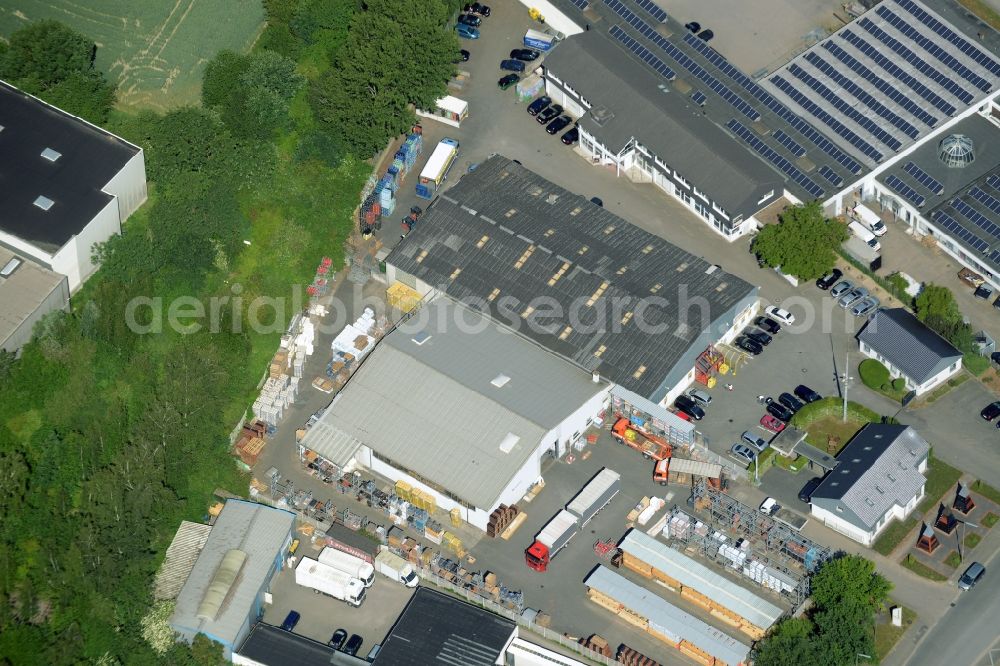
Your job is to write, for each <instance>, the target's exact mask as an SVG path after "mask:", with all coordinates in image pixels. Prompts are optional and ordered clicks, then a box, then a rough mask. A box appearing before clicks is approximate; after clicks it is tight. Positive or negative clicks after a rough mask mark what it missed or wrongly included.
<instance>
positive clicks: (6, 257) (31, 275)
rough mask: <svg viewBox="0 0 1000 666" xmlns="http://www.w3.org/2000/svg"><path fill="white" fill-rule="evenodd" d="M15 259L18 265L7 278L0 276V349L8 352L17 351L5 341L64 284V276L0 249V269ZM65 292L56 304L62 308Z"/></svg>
mask: <svg viewBox="0 0 1000 666" xmlns="http://www.w3.org/2000/svg"><path fill="white" fill-rule="evenodd" d="M15 256H17V257H18V258H20V259H21V263H20V264H18V266H17V268H16V269H15V270H14V271H13V272H11V273H10V276H9V277H0V303H2V304H3V307H0V349H7V351H11V352H12V351H16V350H15V349H12V348H7V347H6V346H5V345H4V343H5V342H6V341H7V339H8V338H10V336H12V335H13V334H14V333H15V332H17V330H18V328H19V327H20V326H21V325H22V324H23V323H24V322H25V321H26V320H27V319H28V318H29V317H30V316H31V315H33V314H34V313H35V311H36V310H38V308H39V307H40V306H41V305H42V304H43V303H45V300H46V299H47V298H48V297H49V295H50V294H51V293H52V292H53V291H55V290H57V289H59V288H60V285H61V284H62V283H63V282H66V277H65V276H63V275H59V274H58V273H55V272H53V271H50V270H48V269H47V268H43V267H42V266H39V265H38V264H36V263H35V262H34V261H31V260H28V259H26V258H25V255H23V254H22V255H15V254H14V253H13V252H11V251H10V250H8V249H7V248H5V247H0V267H3V266H6V265H7V264H8V263H10V262H11V261H12V260H13V259H14V258H15ZM64 291H65V299H64V300H63V301H61V302H60V303H59V304H60V305H63V306H65V304H66V303H68V301H69V288H68V287H65V288H64ZM19 337H20V336H19Z"/></svg>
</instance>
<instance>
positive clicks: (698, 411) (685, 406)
mask: <svg viewBox="0 0 1000 666" xmlns="http://www.w3.org/2000/svg"><path fill="white" fill-rule="evenodd" d="M674 407H676V408H677V409H679V410H681V411H682V412H684V413H685V414H687V415H688V416H690V417H691V418H693V419H694V420H695V421H701V420H702V419H703V418H705V410H704V409H702V408H701V407H699V406H698V403H697V402H695V401H694V399H693V398H690V397H688V396H686V395H679V396H677V399H676V400H674Z"/></svg>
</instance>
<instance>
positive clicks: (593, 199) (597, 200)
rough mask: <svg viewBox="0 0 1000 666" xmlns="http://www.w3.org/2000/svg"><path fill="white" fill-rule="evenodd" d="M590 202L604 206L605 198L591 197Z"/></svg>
mask: <svg viewBox="0 0 1000 666" xmlns="http://www.w3.org/2000/svg"><path fill="white" fill-rule="evenodd" d="M590 203H592V204H594V205H595V206H600V207H601V208H604V199H601V198H600V197H590Z"/></svg>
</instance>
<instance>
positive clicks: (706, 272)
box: [705, 264, 719, 275]
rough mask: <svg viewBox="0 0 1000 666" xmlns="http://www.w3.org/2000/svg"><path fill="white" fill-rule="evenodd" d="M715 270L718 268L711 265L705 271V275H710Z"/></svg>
mask: <svg viewBox="0 0 1000 666" xmlns="http://www.w3.org/2000/svg"><path fill="white" fill-rule="evenodd" d="M717 270H719V266H718V265H717V264H712V265H711V266H709V267H708V268H706V269H705V275H711V274H712V273H714V272H715V271H717Z"/></svg>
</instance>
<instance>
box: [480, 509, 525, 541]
mask: <svg viewBox="0 0 1000 666" xmlns="http://www.w3.org/2000/svg"><path fill="white" fill-rule="evenodd" d="M520 512H521V510H520V509H518V508H517V507H516V506H507V505H506V504H501V505H500V506H498V507H497V508H496V509H494V510H493V513H491V514H490V519H489V522H488V523H486V536H488V537H493V538H496V537H498V536H500V535H501V534H502V533H503V532H504V530H506V529H507V528H508V527H509V526H510V524H511V523H512V522H514V519H515V518H517V514H519V513H520Z"/></svg>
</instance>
